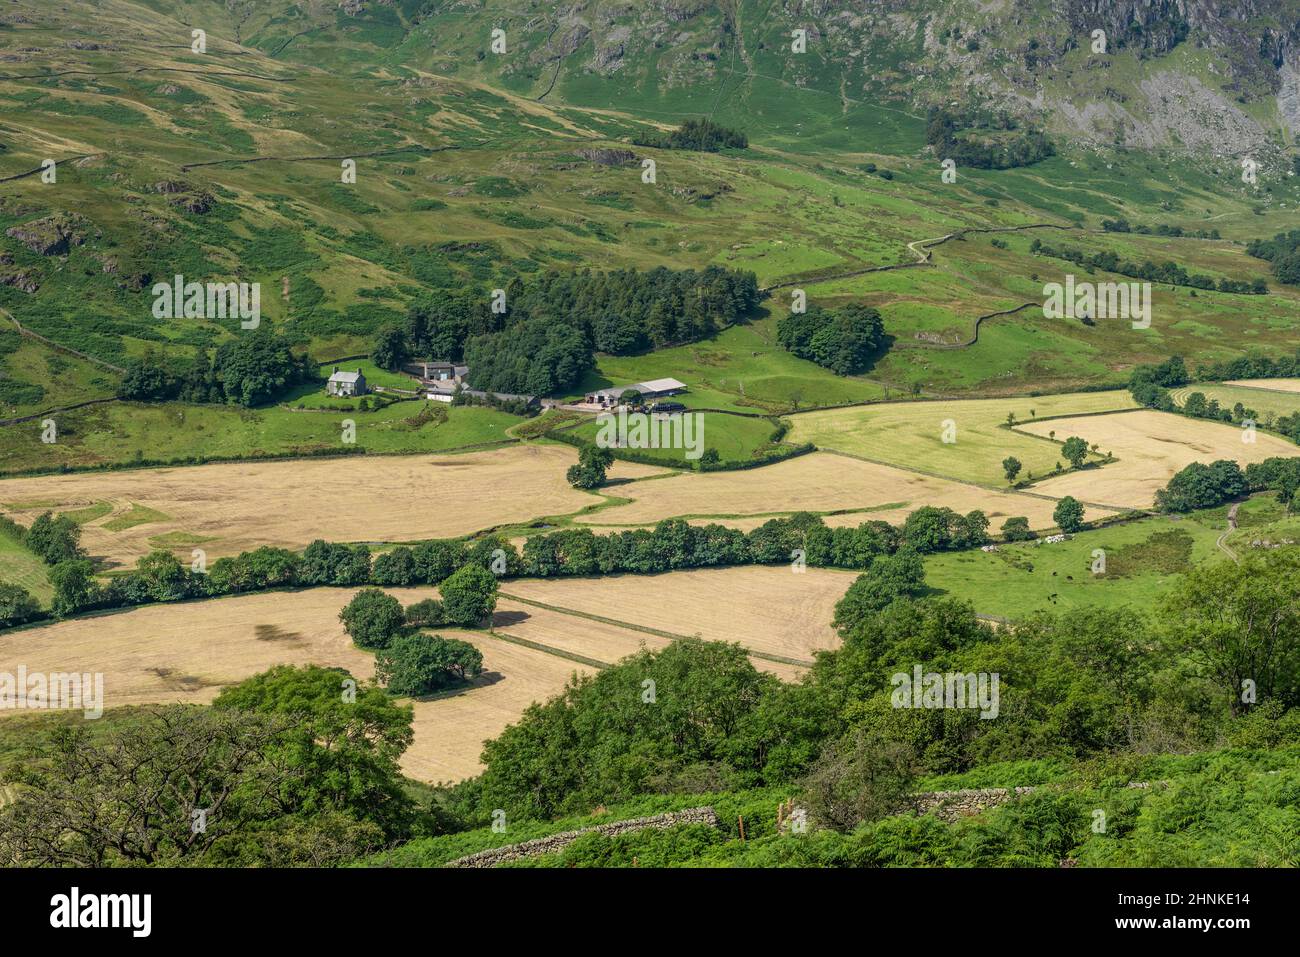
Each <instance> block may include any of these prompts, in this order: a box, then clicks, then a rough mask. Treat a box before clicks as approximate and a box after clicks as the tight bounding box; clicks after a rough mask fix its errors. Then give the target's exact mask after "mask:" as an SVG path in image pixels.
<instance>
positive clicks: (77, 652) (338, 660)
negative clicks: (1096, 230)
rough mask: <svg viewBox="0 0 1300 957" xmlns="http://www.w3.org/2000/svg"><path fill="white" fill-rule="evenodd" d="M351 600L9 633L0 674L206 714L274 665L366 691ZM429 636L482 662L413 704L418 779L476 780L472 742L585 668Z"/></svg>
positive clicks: (248, 605)
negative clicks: (463, 682)
mask: <svg viewBox="0 0 1300 957" xmlns="http://www.w3.org/2000/svg"><path fill="white" fill-rule="evenodd" d="M355 591H356V589H351V588H316V589H312V590H310V591H300V592H266V593H262V594H256V595H241V596H238V597H232V598H218V599H212V600H210V601H202V602H189V603H185V604H178V605H151V606H146V607H143V608H138V609H134V610H131V611H121V612H114V613H111V614H103V615H96V616H93V617H88V618H78V619H74V620H71V621H63V622H58V623H55V624H52V625H47V626H44V627H41V628H33V629H27V630H24V631H16V632H10V633H8V634H4V635H0V671H6V672H10V673H12V672H14V671H15V670H16V669H17V667H18V666H19V665H26V666H27V670H28V671H29V672H33V671H41V672H53V671H77V672H87V671H88V672H92V673H94V672H100V673H102V674H103V675H104V705H105V707H110V708H111V707H118V706H121V705H139V704H152V703H175V702H179V703H188V704H207V703H209V702H211V701H212V699H213V698H215V697H216V696H217V694H218V692H220V690H221V689H222V688H223V687H225V686H226V685H229V684H234V683H236V682H239V681H242V680H243V679H245V678H248V677H250V676H251V675H255V674H257V673H258V672H261V671H265V670H266V669H268V668H271V667H274V666H275V665H282V664H285V665H307V664H314V665H320V666H322V667H336V668H346V669H347V670H348V671H349V672H351V673H352V674H353V675H354V676H355V677H356V678H357V679H358V680H365V681H370V680H373V678H374V656H373V655H372V654H371V653H370V652H367V651H362V650H361V649H359V648H357V647H356V646H354V645H353V644H352V641H351V639H350V638H348V636H347V634H346V633H345V632H344V631H343V625H342V624H341V623H340V622H339V620H338V613H339V609H341V608H342V607H343V606H344V605H345V604H347V602H348V601H349V600H350V599H351V597H352V595H353V594H354V593H355ZM390 594H392V595H394V596H395V597H397V598H398V599H399V600H400V601H401V602H402V603H403V604H410V603H411V602H414V601H418V600H419V599H421V598H428V597H431V596H433V595H436V594H437V592H436V590H434V589H431V588H409V589H400V588H399V589H390ZM439 633H440V634H446V635H452V634H456V635H457V636H458V637H461V638H465V639H467V640H469V641H470V642H472V643H473V644H474V646H475V647H476V648H478V649H479V651H481V652H482V653H483V668H484V673H483V675H482V676H481V677H480V678H479V679H478V680H477V681H476V682H475V686H474V687H472V688H468V689H466V690H464V691H461V692H458V693H456V694H454V695H452V696H449V697H445V698H438V699H434V700H431V701H417V702H415V703H414V708H415V721H414V728H415V740H414V742H413V743H412V744H411V747H410V748H408V749H407V751H406V753H405V754H404V755H402V770H403V771H404V772H405V773H406V774H408V775H410V776H411V777H414V778H417V779H419V780H423V781H430V782H436V781H450V780H458V779H460V778H465V777H470V776H472V775H474V774H476V773H477V772H478V771H479V770H480V765H479V760H478V758H479V753H480V751H481V750H482V747H483V742H484V740H486V739H487V738H492V737H495V736H496V735H498V734H500V733H501V731H502V730H504V729H505V727H506V725H508V724H510V723H511V722H512V721H516V720H518V718H519V716H520V715H521V714H523V712H524V709H525V708H527V707H528V705H530V704H532V703H533V702H534V701H545V700H547V699H548V698H550V697H552V696H554V695H556V694H558V693H559V692H560V691H561V690H563V688H564V685H565V683H566V682H567V681H568V679H569V677H570V675H572V674H573V673H574V672H575V671H576V672H584V673H585V672H589V671H591V670H592V669H590V668H587V667H584V666H583V665H580V664H577V663H575V662H572V661H567V660H565V659H563V658H558V657H556V656H554V655H550V654H547V653H546V652H544V651H536V650H534V649H531V648H524V647H520V646H519V645H515V644H511V643H510V642H507V641H502V640H500V639H497V638H492V637H491V636H489V635H486V634H484V633H482V632H472V633H470V632H463V633H461V632H457V630H456V629H439ZM2 720H3V719H0V721H2ZM0 727H3V725H2V724H0Z"/></svg>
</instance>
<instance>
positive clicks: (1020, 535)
mask: <svg viewBox="0 0 1300 957" xmlns="http://www.w3.org/2000/svg"><path fill="white" fill-rule="evenodd" d="M1002 537H1003V538H1004V539H1006V540H1007V541H1008V542H1028V541H1032V540H1033V539H1035V538H1037V537H1038V535H1037V533H1036V532H1035V531H1034V530H1033V529H1032V528H1030V527H1029V519H1027V518H1025V517H1024V516H1023V515H1015V516H1012V517H1011V518H1009V519H1007V520H1006V521H1005V522H1003V523H1002Z"/></svg>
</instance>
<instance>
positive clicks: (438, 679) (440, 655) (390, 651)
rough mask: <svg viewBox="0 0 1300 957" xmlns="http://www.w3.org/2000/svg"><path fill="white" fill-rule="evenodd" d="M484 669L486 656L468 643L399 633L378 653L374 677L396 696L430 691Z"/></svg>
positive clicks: (463, 679) (417, 633)
mask: <svg viewBox="0 0 1300 957" xmlns="http://www.w3.org/2000/svg"><path fill="white" fill-rule="evenodd" d="M482 671H483V655H482V653H481V652H480V651H479V650H478V649H477V648H475V647H474V646H473V645H471V644H470V643H469V642H466V641H460V640H459V639H455V638H443V637H441V636H440V635H426V634H424V633H423V632H418V631H415V632H408V633H406V634H402V635H398V636H397V637H395V638H393V640H392V641H390V642H389V643H388V646H387V647H386V648H382V649H380V651H379V653H378V654H377V655H376V656H375V677H376V678H377V679H379V681H381V682H383V683H384V684H385V685H386V686H387V688H388V691H389V693H390V694H394V695H405V696H412V697H413V696H417V695H424V694H430V693H431V692H434V691H440V690H442V689H443V688H447V687H451V686H453V685H456V684H460V683H461V682H463V681H465V680H466V678H472V677H476V676H478V675H479V674H481V673H482Z"/></svg>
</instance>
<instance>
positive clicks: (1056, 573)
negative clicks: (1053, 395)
mask: <svg viewBox="0 0 1300 957" xmlns="http://www.w3.org/2000/svg"><path fill="white" fill-rule="evenodd" d="M1239 522H1240V523H1241V526H1242V527H1241V528H1240V529H1239V530H1238V531H1237V532H1234V533H1233V534H1232V535H1231V536H1229V538H1228V540H1227V544H1228V545H1229V546H1230V547H1232V548H1235V549H1237V550H1238V551H1240V550H1241V549H1243V548H1245V547H1246V543H1248V542H1249V541H1251V540H1253V539H1255V538H1271V539H1272V540H1278V539H1280V538H1282V537H1286V536H1288V535H1289V536H1291V537H1292V538H1293V539H1294V538H1295V537H1296V535H1297V528H1298V527H1300V521H1297V520H1296V519H1295V518H1290V519H1287V518H1284V516H1283V514H1282V509H1281V508H1280V506H1278V504H1277V502H1276V501H1275V500H1274V499H1273V497H1272V496H1271V495H1263V496H1257V497H1255V498H1252V499H1250V500H1249V501H1247V502H1246V503H1244V504H1243V505H1242V507H1241V510H1240V513H1239ZM1227 527H1228V519H1227V508H1226V507H1225V508H1219V509H1209V510H1206V511H1202V512H1196V513H1193V514H1192V515H1190V516H1187V517H1184V518H1175V517H1169V516H1160V517H1156V518H1148V519H1143V520H1141V521H1137V522H1130V523H1128V524H1124V525H1115V526H1111V527H1109V528H1104V529H1099V530H1096V531H1086V532H1080V533H1079V534H1077V535H1075V536H1074V537H1073V538H1072V539H1070V540H1069V541H1066V542H1059V543H1056V544H1051V545H1049V544H1034V543H1032V542H1026V543H1019V544H1015V545H1000V546H999V547H998V551H996V552H979V551H967V552H952V553H948V554H941V555H932V556H930V557H928V558H927V559H926V566H925V571H926V581H927V583H928V584H929V585H930V586H931V587H932V588H934V589H935V590H936V591H937V592H939V593H942V594H947V595H951V596H953V597H955V598H961V599H965V600H967V601H969V602H971V603H972V604H973V605H974V606H975V610H976V611H977V612H979V613H980V614H984V615H992V616H996V617H1002V618H1010V619H1013V620H1014V619H1017V618H1023V617H1025V616H1026V615H1029V614H1031V613H1033V612H1036V611H1058V612H1059V611H1064V610H1067V609H1071V608H1081V607H1086V606H1096V607H1116V606H1121V605H1129V606H1132V607H1134V608H1144V609H1149V608H1150V607H1151V605H1152V603H1153V602H1154V601H1155V600H1156V599H1158V598H1159V597H1160V595H1161V594H1163V593H1164V592H1166V591H1167V590H1168V589H1169V588H1170V587H1171V586H1172V585H1173V584H1174V583H1175V582H1176V581H1177V579H1178V576H1179V575H1180V574H1181V573H1183V572H1185V571H1188V570H1189V569H1190V568H1191V567H1192V566H1193V565H1199V564H1202V563H1204V562H1212V561H1227V560H1228V555H1227V554H1226V553H1224V552H1223V551H1221V550H1219V548H1218V547H1217V546H1216V545H1215V542H1216V541H1217V540H1218V538H1219V537H1220V536H1221V535H1222V534H1223V533H1224V532H1225V531H1226V530H1227ZM1170 533H1173V534H1174V536H1175V537H1171V536H1170ZM1095 549H1101V550H1103V551H1104V552H1105V553H1106V573H1105V574H1104V575H1094V574H1093V573H1092V566H1093V562H1094V559H1095V556H1094V555H1093V551H1094V550H1095Z"/></svg>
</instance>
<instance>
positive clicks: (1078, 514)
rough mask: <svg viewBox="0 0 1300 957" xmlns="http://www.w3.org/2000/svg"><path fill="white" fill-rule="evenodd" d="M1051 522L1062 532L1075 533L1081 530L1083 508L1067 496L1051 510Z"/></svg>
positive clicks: (1075, 500) (1071, 497)
mask: <svg viewBox="0 0 1300 957" xmlns="http://www.w3.org/2000/svg"><path fill="white" fill-rule="evenodd" d="M1052 521H1054V522H1055V523H1056V524H1057V525H1058V526H1060V529H1061V531H1063V532H1077V531H1078V530H1079V529H1081V528H1083V506H1082V505H1080V504H1079V502H1078V500H1077V499H1075V498H1074V497H1073V496H1070V495H1067V496H1065V498H1063V499H1061V500H1060V501H1059V502H1057V503H1056V508H1055V509H1053V510H1052Z"/></svg>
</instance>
